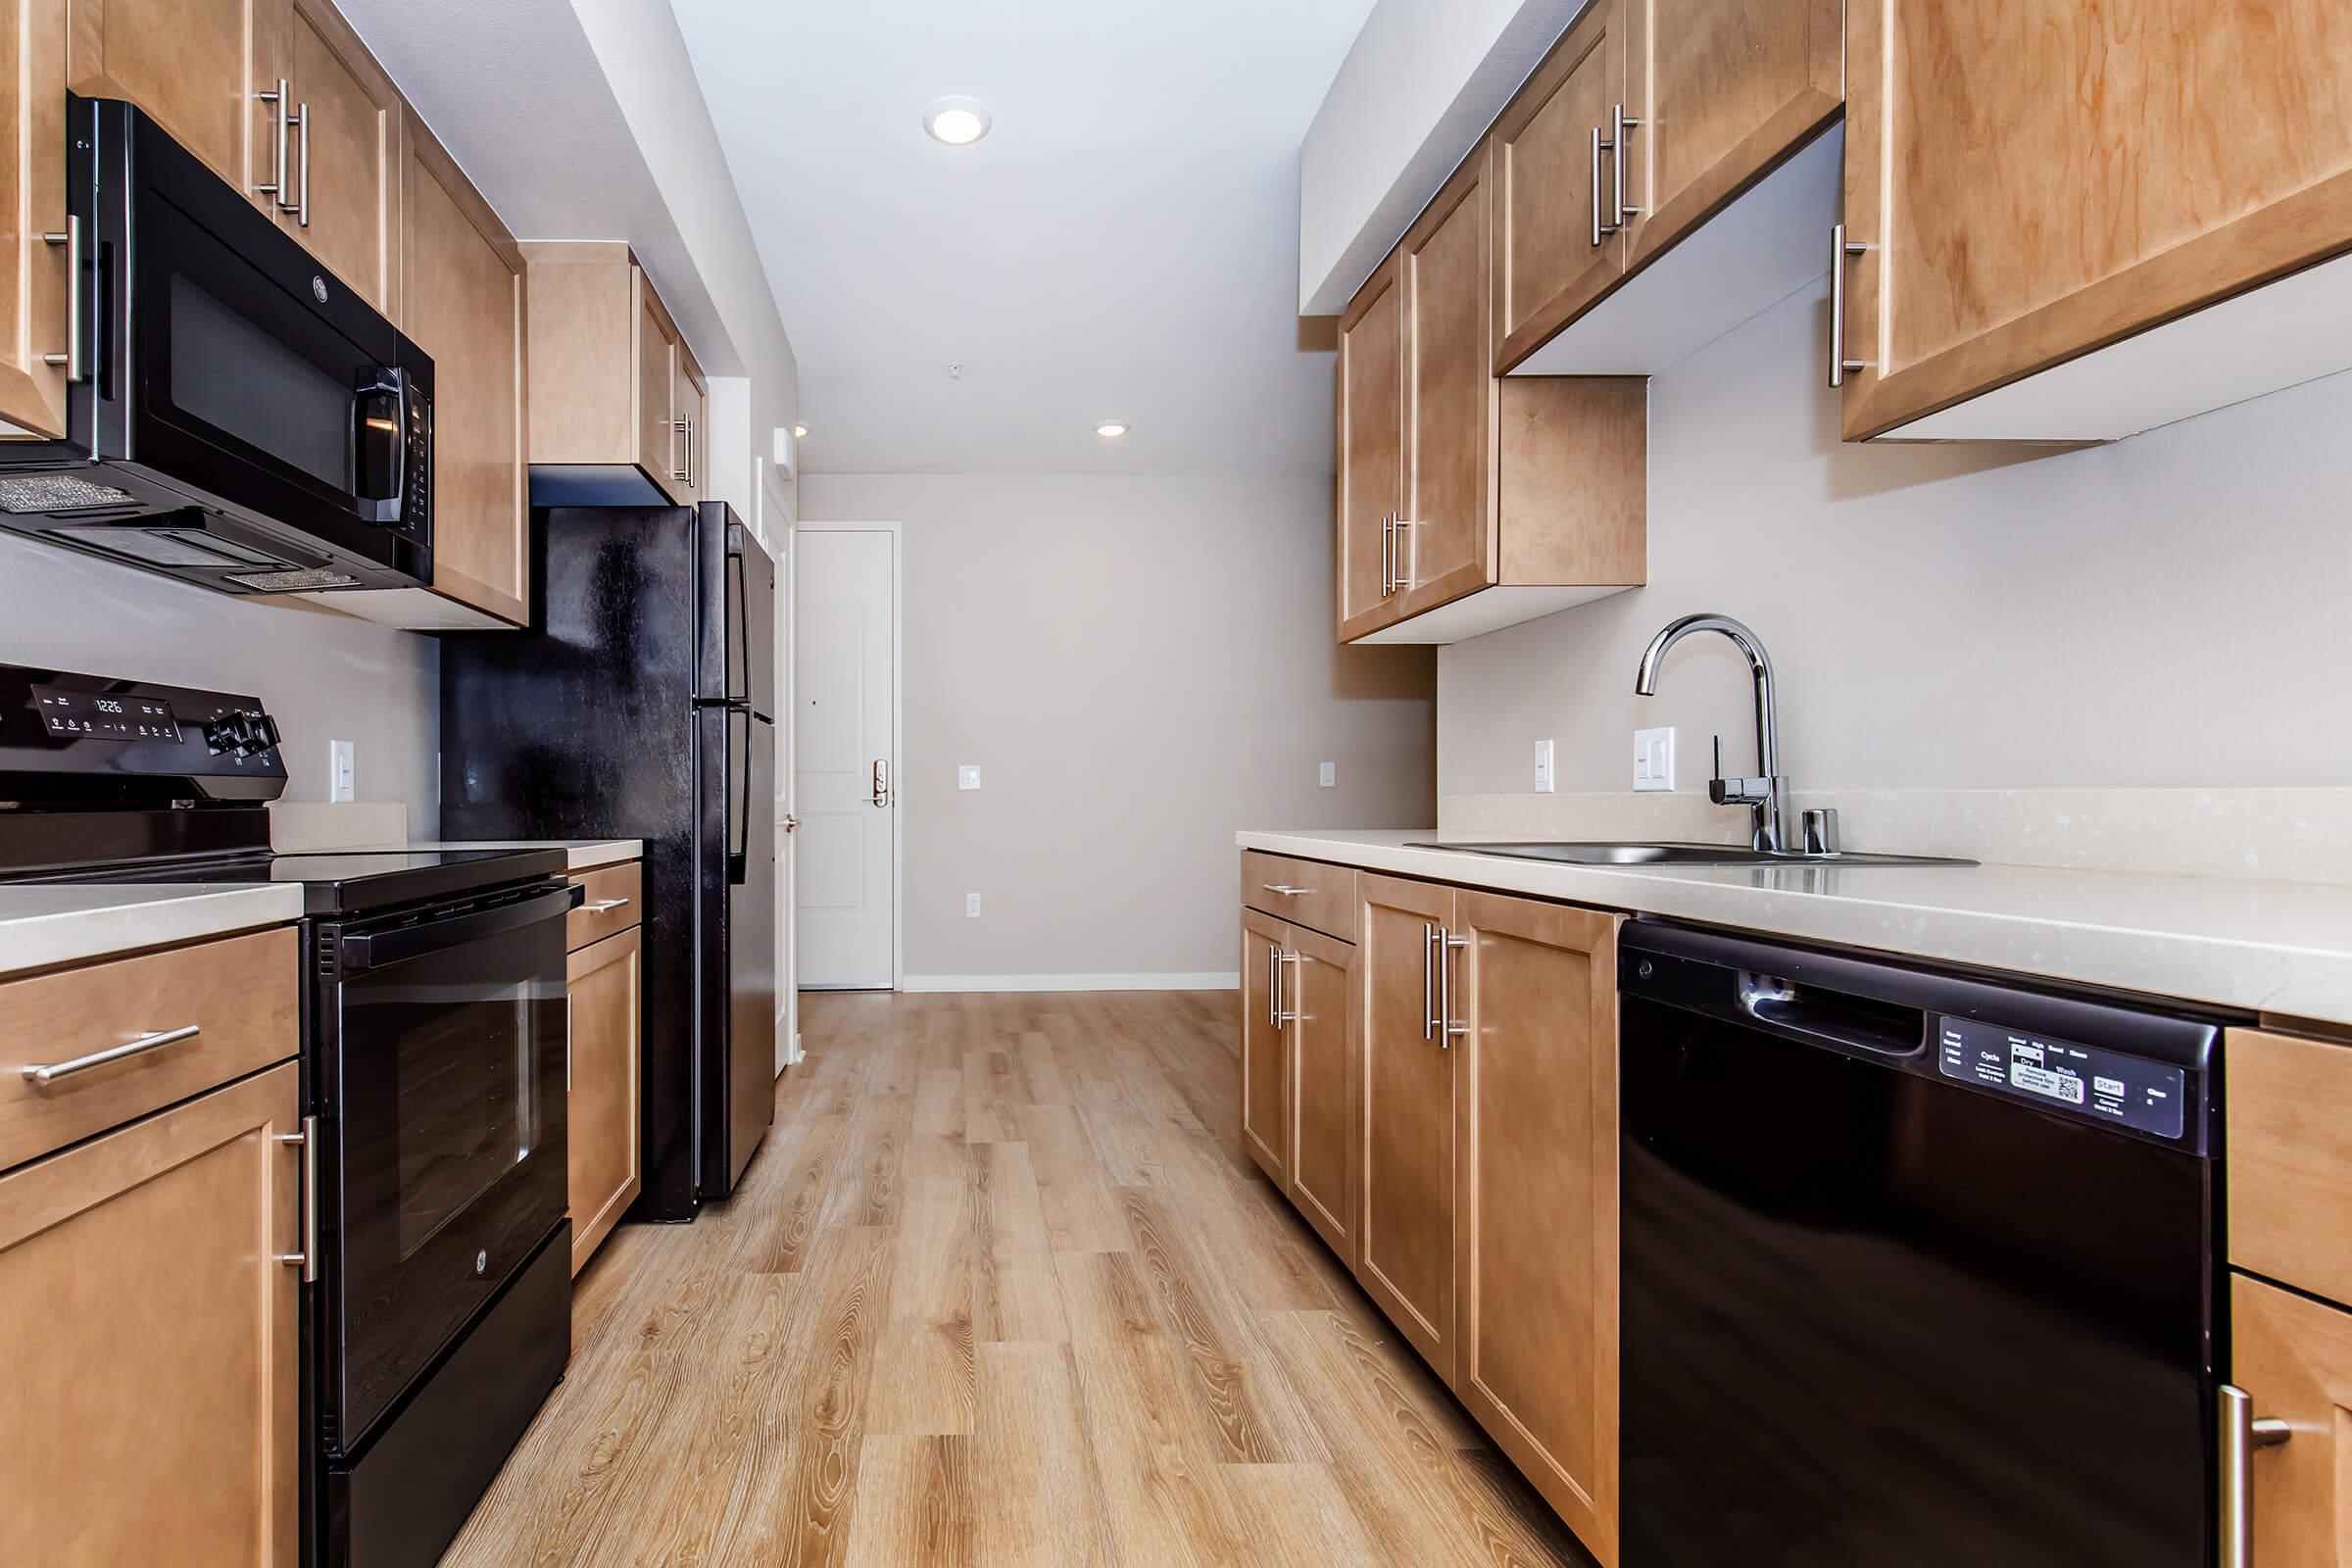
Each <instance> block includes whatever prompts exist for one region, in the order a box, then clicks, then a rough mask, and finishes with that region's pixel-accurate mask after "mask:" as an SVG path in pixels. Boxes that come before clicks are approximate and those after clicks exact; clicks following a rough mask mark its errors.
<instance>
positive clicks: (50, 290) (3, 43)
mask: <svg viewBox="0 0 2352 1568" xmlns="http://www.w3.org/2000/svg"><path fill="white" fill-rule="evenodd" d="M0 138H4V139H0V210H5V211H7V212H9V213H11V214H14V215H17V221H13V222H10V223H8V224H6V225H0V424H5V425H14V426H16V427H17V429H18V430H22V431H28V432H30V433H31V434H33V435H39V436H51V437H55V436H61V435H63V434H65V431H66V367H65V363H64V355H65V352H66V342H67V335H68V326H67V319H66V295H67V262H66V254H67V252H66V246H65V245H64V244H63V243H62V240H63V238H64V236H65V232H66V165H65V159H64V158H63V156H62V155H61V149H63V148H64V146H65V142H66V3H65V0H6V3H5V4H0ZM52 234H54V235H56V236H58V237H59V240H60V241H61V243H51V242H50V241H49V240H48V239H46V238H44V236H46V235H52ZM52 354H55V355H58V356H59V362H58V363H57V364H55V365H52V364H50V363H49V358H48V357H49V356H50V355H52ZM9 433H10V432H8V431H7V430H6V429H5V428H0V437H5V436H6V435H8V434H9Z"/></svg>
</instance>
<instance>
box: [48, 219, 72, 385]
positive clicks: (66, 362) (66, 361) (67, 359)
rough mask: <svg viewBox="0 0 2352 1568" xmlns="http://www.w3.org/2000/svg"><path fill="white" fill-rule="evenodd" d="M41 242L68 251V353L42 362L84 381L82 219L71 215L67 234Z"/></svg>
mask: <svg viewBox="0 0 2352 1568" xmlns="http://www.w3.org/2000/svg"><path fill="white" fill-rule="evenodd" d="M41 238H42V239H43V240H44V241H46V242H47V243H49V244H51V245H63V246H64V247H65V248H66V352H65V353H63V354H44V355H42V356H41V362H42V363H43V364H44V365H62V366H64V367H65V368H66V379H67V380H69V381H79V380H80V379H81V219H80V218H79V217H78V216H77V215H74V214H72V213H69V214H67V215H66V226H65V228H64V229H63V230H52V231H51V232H49V233H46V234H43V235H42V236H41Z"/></svg>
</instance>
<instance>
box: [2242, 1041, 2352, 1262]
mask: <svg viewBox="0 0 2352 1568" xmlns="http://www.w3.org/2000/svg"><path fill="white" fill-rule="evenodd" d="M2223 1051H2224V1054H2225V1061H2224V1069H2223V1071H2224V1078H2225V1084H2224V1096H2225V1099H2224V1103H2225V1104H2227V1106H2228V1107H2229V1110H2228V1115H2229V1141H2228V1143H2227V1144H2226V1145H2225V1146H2224V1147H2225V1148H2226V1149H2227V1151H2228V1155H2227V1157H2228V1159H2229V1182H2228V1189H2229V1261H2230V1262H2232V1263H2235V1264H2236V1265H2238V1266H2239V1267H2240V1268H2247V1269H2252V1270H2253V1271H2254V1272H2255V1273H2257V1274H2267V1275H2269V1276H2270V1277H2271V1278H2272V1279H2275V1280H2282V1281H2284V1282H2285V1283H2286V1284H2289V1285H2292V1286H2295V1287H2297V1288H2299V1289H2301V1290H2306V1291H2310V1292H2313V1293H2314V1294H2316V1295H2320V1296H2326V1297H2331V1298H2333V1299H2336V1300H2339V1301H2352V1113H2348V1112H2352V1046H2338V1045H2328V1044H2326V1043H2324V1042H2321V1041H2316V1040H2294V1039H2289V1038H2288V1037H2286V1036H2284V1035H2270V1034H2262V1033H2258V1032H2257V1031H2254V1030H2251V1029H2233V1030H2231V1031H2230V1032H2229V1039H2228V1041H2227V1042H2226V1043H2225V1045H2224V1047H2223Z"/></svg>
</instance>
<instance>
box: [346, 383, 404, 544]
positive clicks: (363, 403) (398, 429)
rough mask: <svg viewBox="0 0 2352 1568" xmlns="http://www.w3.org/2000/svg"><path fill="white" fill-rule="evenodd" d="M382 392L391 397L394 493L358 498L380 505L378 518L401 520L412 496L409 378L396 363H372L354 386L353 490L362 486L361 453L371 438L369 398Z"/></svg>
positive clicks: (383, 520) (352, 397) (352, 410)
mask: <svg viewBox="0 0 2352 1568" xmlns="http://www.w3.org/2000/svg"><path fill="white" fill-rule="evenodd" d="M379 393H382V394H387V395H389V396H390V397H391V399H392V429H391V432H390V434H391V438H392V494H391V495H390V496H388V497H385V498H383V499H382V500H380V501H378V500H377V498H375V497H372V496H362V497H359V498H358V499H359V500H360V501H361V502H362V503H363V504H366V505H368V506H369V507H370V508H371V509H372V508H378V507H380V509H381V510H380V511H377V512H376V513H375V516H374V520H375V521H378V522H384V523H398V522H399V521H400V520H401V515H402V513H403V512H404V511H405V510H406V508H407V505H408V497H409V378H408V376H407V375H406V374H404V373H403V372H402V371H401V368H400V367H398V366H396V365H372V366H369V367H368V368H367V369H365V370H362V371H361V372H360V380H359V383H358V385H356V386H355V387H354V388H353V389H352V394H351V424H352V440H353V446H352V467H353V470H354V471H353V474H352V489H353V490H354V491H357V490H358V489H359V474H358V471H357V470H358V468H359V463H360V459H359V453H360V448H361V445H362V444H363V443H365V442H366V441H367V439H368V399H370V398H372V397H374V396H376V395H377V394H379Z"/></svg>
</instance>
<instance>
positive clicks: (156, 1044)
mask: <svg viewBox="0 0 2352 1568" xmlns="http://www.w3.org/2000/svg"><path fill="white" fill-rule="evenodd" d="M203 1032H204V1026H203V1025H202V1024H193V1023H192V1024H187V1025H185V1026H183V1027H181V1028H178V1029H164V1030H159V1031H158V1032H156V1033H155V1034H151V1035H141V1036H139V1038H138V1039H136V1040H132V1041H129V1042H127V1043H125V1044H123V1045H120V1046H109V1047H107V1048H106V1050H104V1051H93V1052H91V1053H90V1054H88V1055H86V1056H75V1057H74V1058H73V1060H72V1061H59V1062H52V1063H51V1064H50V1065H48V1066H46V1067H26V1068H25V1070H24V1071H25V1077H26V1078H27V1079H28V1080H30V1081H31V1082H33V1083H36V1084H40V1085H42V1086H44V1087H46V1086H47V1085H49V1084H53V1083H55V1082H57V1081H58V1080H59V1079H60V1078H71V1077H73V1075H74V1074H75V1073H77V1072H88V1071H89V1070H90V1069H91V1068H92V1067H103V1066H105V1065H106V1064H107V1063H108V1062H110V1061H121V1060H122V1059H123V1057H125V1056H136V1055H139V1054H142V1053H145V1052H149V1051H160V1050H162V1049H163V1048H164V1047H166V1046H172V1045H177V1044H178V1043H179V1042H180V1041H182V1040H193V1039H195V1038H196V1037H197V1036H198V1035H199V1034H202V1033H203Z"/></svg>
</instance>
